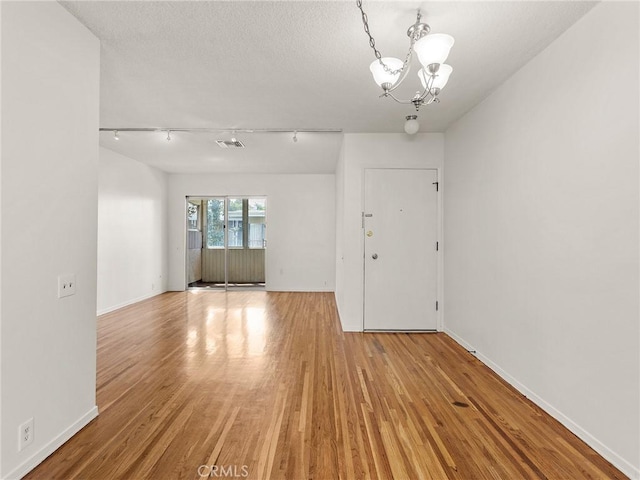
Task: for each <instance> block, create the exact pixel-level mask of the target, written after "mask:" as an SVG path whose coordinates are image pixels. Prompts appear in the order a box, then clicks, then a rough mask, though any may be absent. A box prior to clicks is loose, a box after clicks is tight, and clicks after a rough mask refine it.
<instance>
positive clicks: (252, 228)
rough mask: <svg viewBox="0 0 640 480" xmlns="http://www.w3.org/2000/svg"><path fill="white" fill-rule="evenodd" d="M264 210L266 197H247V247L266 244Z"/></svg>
mask: <svg viewBox="0 0 640 480" xmlns="http://www.w3.org/2000/svg"><path fill="white" fill-rule="evenodd" d="M266 212H267V199H266V198H250V199H249V248H265V246H266V241H265V233H266V229H267V225H266V223H265V215H266Z"/></svg>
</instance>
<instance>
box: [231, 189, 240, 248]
mask: <svg viewBox="0 0 640 480" xmlns="http://www.w3.org/2000/svg"><path fill="white" fill-rule="evenodd" d="M228 235H229V246H230V247H242V246H243V243H242V199H241V198H230V199H229V233H228Z"/></svg>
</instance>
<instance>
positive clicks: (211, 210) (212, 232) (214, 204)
mask: <svg viewBox="0 0 640 480" xmlns="http://www.w3.org/2000/svg"><path fill="white" fill-rule="evenodd" d="M223 247H224V200H223V199H221V198H214V199H211V200H207V248H223Z"/></svg>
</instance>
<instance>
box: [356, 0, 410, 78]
mask: <svg viewBox="0 0 640 480" xmlns="http://www.w3.org/2000/svg"><path fill="white" fill-rule="evenodd" d="M356 5H357V6H358V8H359V9H360V13H361V14H362V25H363V26H364V31H365V33H366V34H367V36H368V37H369V46H370V47H371V48H372V50H373V53H374V54H375V56H376V58H377V59H378V62H380V65H382V68H384V71H385V72H387V73H388V74H390V75H397V74H399V73H400V72H402V71H403V70H404V69H405V67H406V66H407V64H408V63H409V61H410V60H411V53H412V50H413V43H414V39H413V38H412V39H411V45H410V46H409V52H408V53H407V56H406V58H405V60H404V63H403V64H402V67H400V68H398V69H397V70H391V68H389V66H388V65H387V64H386V63H384V62H383V61H382V54H381V53H380V50H378V49H377V48H376V41H375V39H374V38H373V36H372V35H371V32H370V31H369V17H367V14H366V13H365V11H364V9H363V8H362V0H356Z"/></svg>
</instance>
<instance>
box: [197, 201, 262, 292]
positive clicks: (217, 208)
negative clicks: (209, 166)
mask: <svg viewBox="0 0 640 480" xmlns="http://www.w3.org/2000/svg"><path fill="white" fill-rule="evenodd" d="M186 200H187V201H186V204H187V212H186V220H187V221H186V225H187V249H186V250H187V258H186V269H187V272H186V279H187V289H218V290H220V289H221V290H228V289H236V288H252V289H264V288H265V261H266V250H267V236H266V233H267V199H266V197H264V196H259V197H258V196H256V197H246V196H215V197H195V196H189V197H187V199H186Z"/></svg>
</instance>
